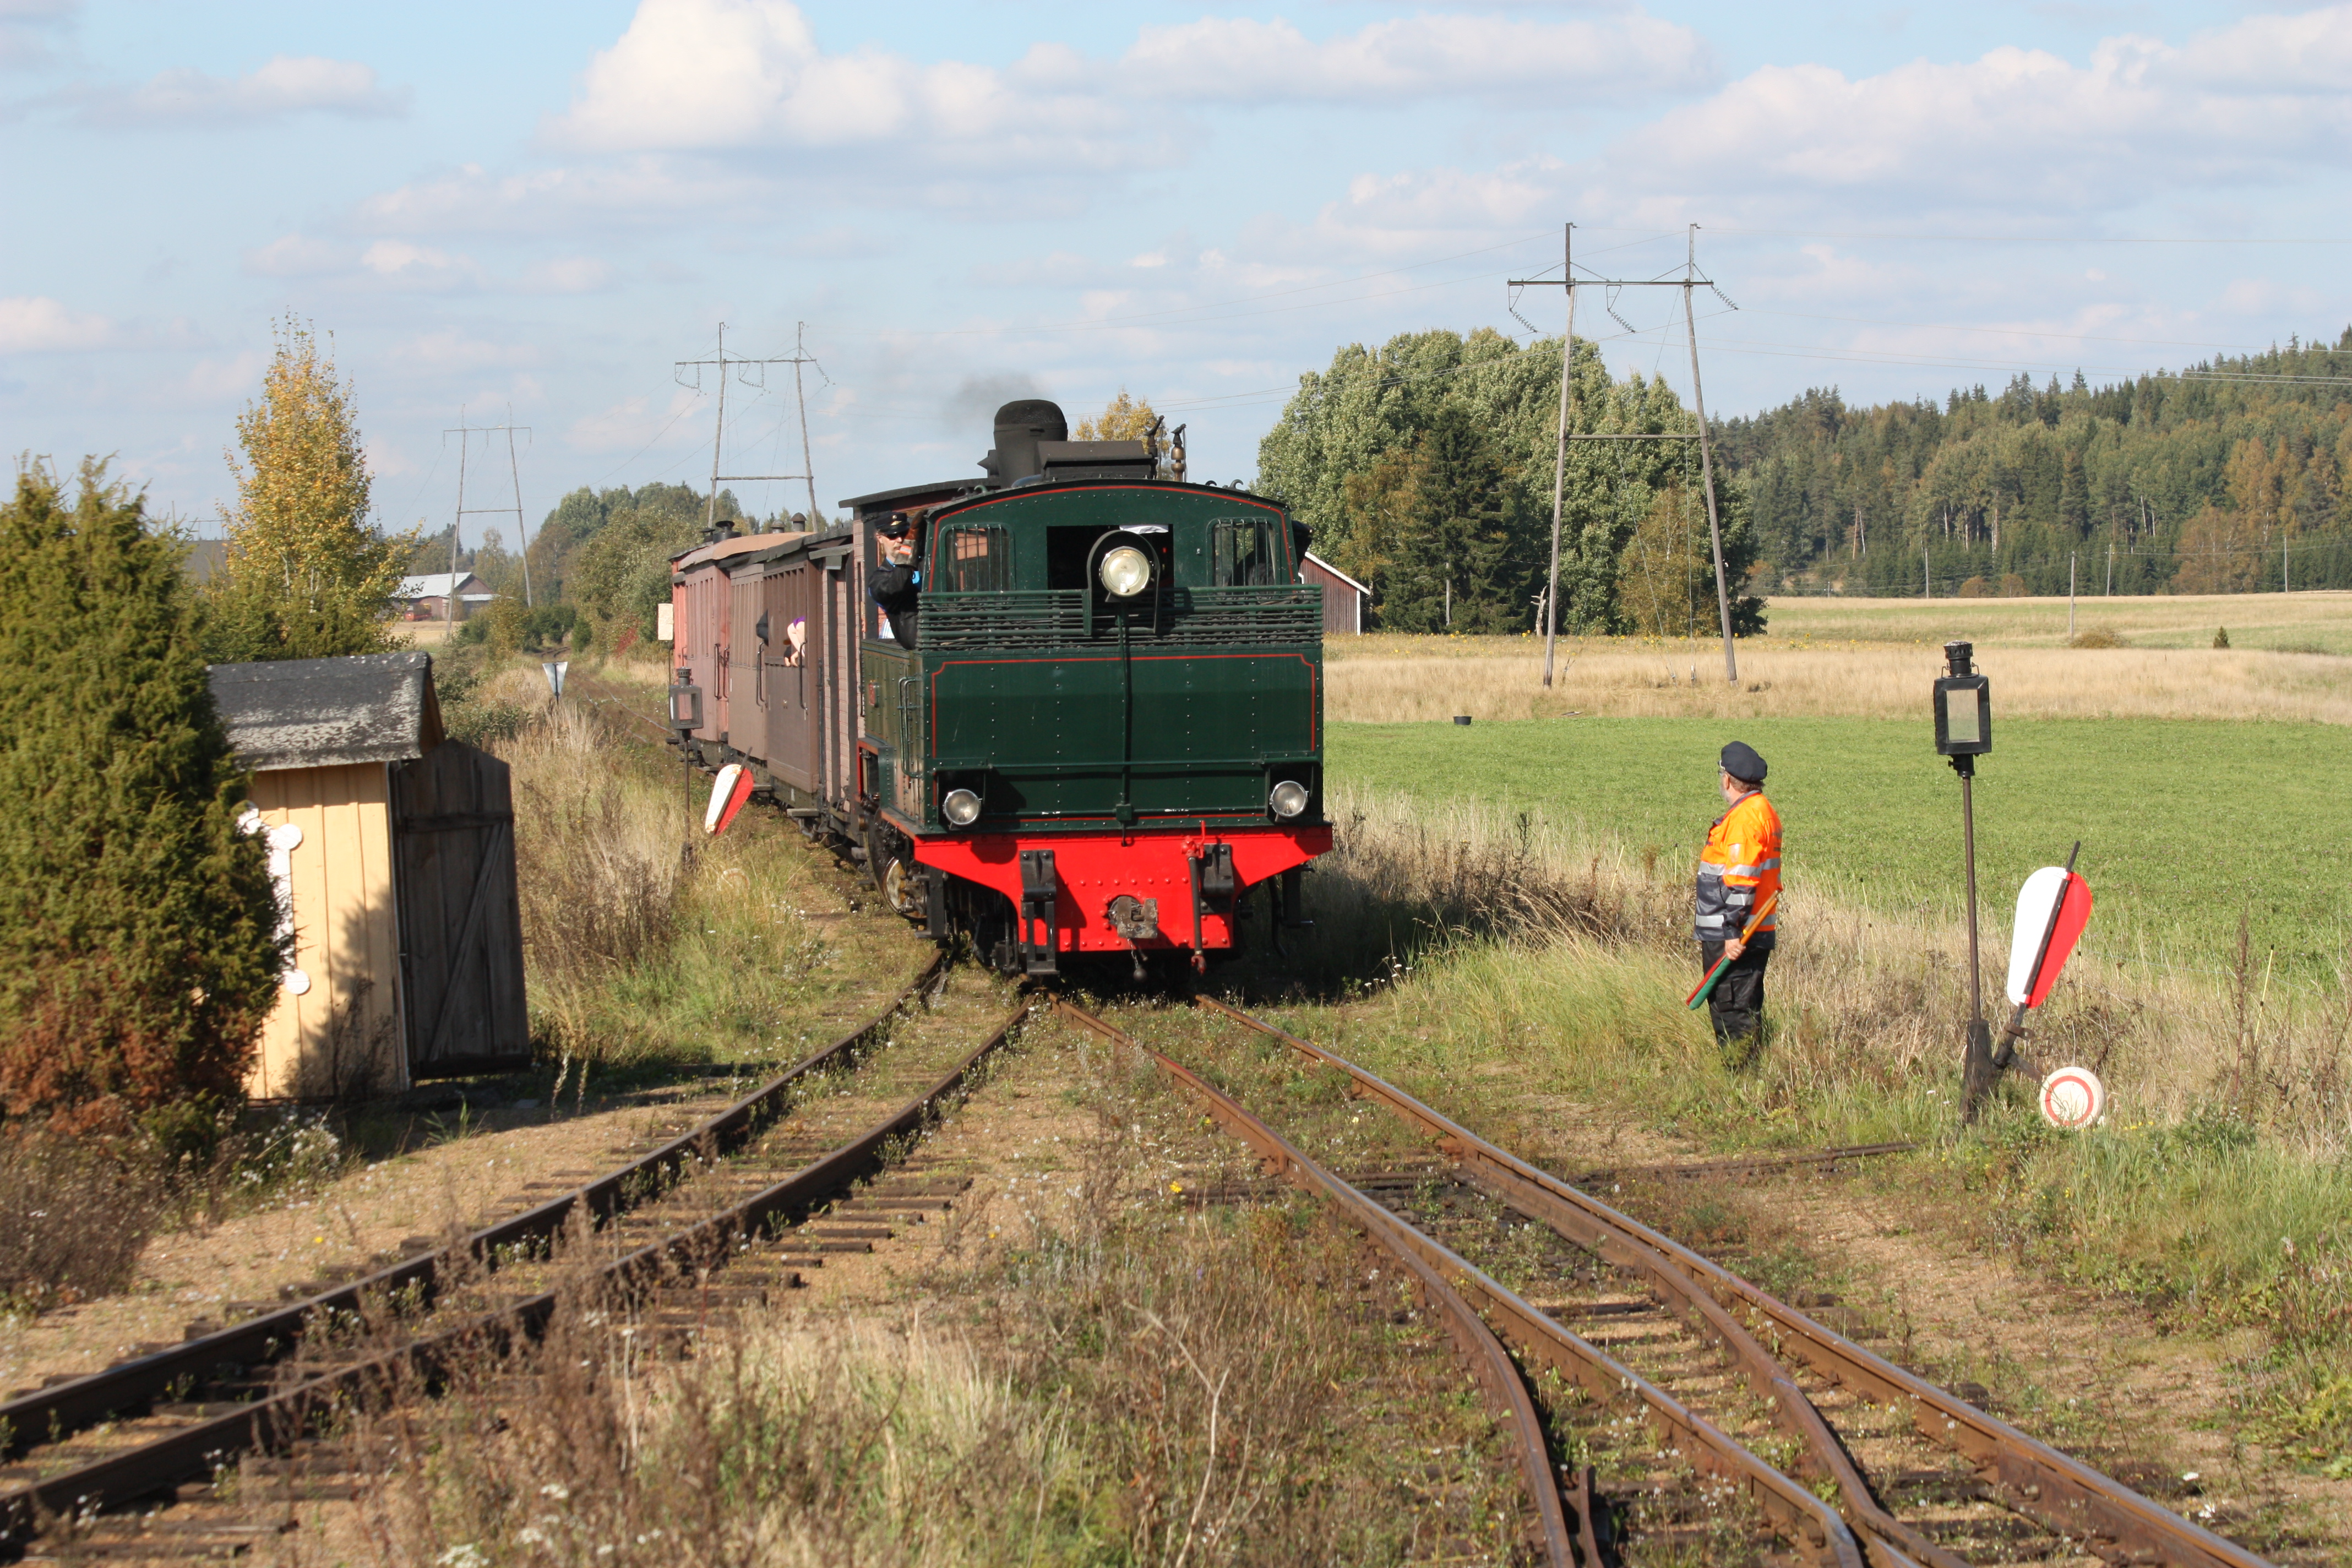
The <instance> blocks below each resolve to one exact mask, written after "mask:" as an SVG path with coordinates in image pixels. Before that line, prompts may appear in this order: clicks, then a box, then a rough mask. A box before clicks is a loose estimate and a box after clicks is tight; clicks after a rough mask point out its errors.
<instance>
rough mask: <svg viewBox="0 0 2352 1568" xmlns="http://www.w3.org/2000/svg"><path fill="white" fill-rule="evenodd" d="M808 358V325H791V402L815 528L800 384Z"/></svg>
mask: <svg viewBox="0 0 2352 1568" xmlns="http://www.w3.org/2000/svg"><path fill="white" fill-rule="evenodd" d="M811 363H815V362H814V361H813V360H811V359H810V358H809V357H808V323H807V322H806V321H794V322H793V404H794V405H796V406H797V407H798V408H799V409H800V414H801V477H802V478H803V479H806V480H807V481H808V498H809V505H808V521H809V526H810V527H811V528H814V527H815V526H816V518H817V511H816V465H815V464H814V463H813V462H811V461H809V438H808V393H807V392H806V390H805V389H804V388H803V386H802V384H801V366H803V365H804V364H811Z"/></svg>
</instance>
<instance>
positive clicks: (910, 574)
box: [866, 511, 923, 647]
mask: <svg viewBox="0 0 2352 1568" xmlns="http://www.w3.org/2000/svg"><path fill="white" fill-rule="evenodd" d="M876 532H877V533H878V534H880V535H881V549H880V554H881V557H882V563H881V567H880V569H879V570H877V572H876V573H875V574H874V575H873V576H872V578H870V579H869V580H868V582H867V584H866V591H867V592H868V593H870V594H871V595H873V596H874V602H875V603H876V604H877V605H881V606H882V613H883V614H884V615H885V616H888V617H889V620H890V635H891V637H894V638H896V639H897V640H898V646H899V647H914V646H915V612H916V603H915V601H916V598H917V596H918V595H920V594H921V592H922V585H923V574H922V573H921V572H920V571H919V570H918V569H917V568H916V565H915V523H914V520H913V519H912V518H910V517H908V515H907V514H906V513H905V512H903V511H894V512H892V513H891V514H890V521H887V522H886V523H884V524H883V525H882V526H881V527H880V528H878V529H877V530H876Z"/></svg>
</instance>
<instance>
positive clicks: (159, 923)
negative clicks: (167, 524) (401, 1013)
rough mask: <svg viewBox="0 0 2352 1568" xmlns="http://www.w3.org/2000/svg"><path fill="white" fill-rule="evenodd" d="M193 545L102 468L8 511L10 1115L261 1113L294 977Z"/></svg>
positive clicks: (0, 881) (2, 528) (2, 701)
mask: <svg viewBox="0 0 2352 1568" xmlns="http://www.w3.org/2000/svg"><path fill="white" fill-rule="evenodd" d="M182 550H183V547H182V546H181V544H180V543H179V542H178V541H177V540H175V539H174V538H173V537H172V536H171V535H170V534H168V533H165V532H161V531H157V530H155V529H153V528H151V527H150V526H149V524H148V521H147V519H146V517H145V515H144V508H143V504H142V501H141V500H139V499H138V498H137V497H135V496H133V495H131V494H130V493H128V492H127V491H126V490H125V489H123V487H121V485H119V484H114V483H110V481H109V480H108V479H107V477H106V474H105V471H104V466H103V465H102V464H99V463H85V464H84V465H83V468H82V471H81V474H80V478H79V484H78V485H77V486H76V487H74V493H72V494H71V495H68V493H67V489H66V488H65V487H63V486H61V485H60V484H59V483H58V479H57V478H56V476H55V475H54V474H52V473H50V472H47V471H46V470H45V469H42V468H33V469H30V470H27V471H24V472H20V473H19V474H18V475H17V477H16V494H15V496H14V498H13V499H12V500H9V501H7V502H6V503H5V505H0V605H5V613H0V801H5V803H6V809H5V811H0V1116H5V1118H7V1119H8V1120H9V1121H13V1122H16V1123H18V1124H19V1125H21V1124H23V1123H24V1122H26V1121H37V1120H46V1121H48V1122H50V1124H51V1125H52V1126H54V1127H57V1128H59V1129H61V1130H64V1131H110V1130H120V1129H123V1128H126V1127H128V1126H130V1125H131V1124H132V1123H133V1122H134V1121H136V1120H137V1119H138V1118H139V1117H140V1116H141V1114H142V1113H143V1112H147V1111H150V1110H154V1109H156V1108H159V1107H162V1106H165V1105H169V1104H173V1103H175V1102H183V1101H187V1100H198V1099H206V1098H209V1099H214V1100H223V1101H226V1100H234V1099H236V1098H238V1097H241V1095H242V1093H243V1089H244V1081H245V1075H246V1071H247V1066H248V1064H249V1062H250V1061H251V1058H252V1054H253V1051H254V1049H255V1041H256V1037H257V1035H258V1033H259V1030H260V1027H261V1025H262V1022H263V1020H264V1019H265V1018H267V1017H268V1014H269V1010H270V1008H271V1006H272V1005H273V1004H274V1003H275V1001H276V999H277V994H278V989H277V987H278V973H279V971H280V969H281V968H282V966H283V963H284V957H283V953H282V951H281V947H280V943H279V942H278V938H277V936H276V935H275V928H276V924H277V910H276V895H275V892H274V890H273V889H272V887H271V884H270V880H269V873H268V861H267V852H266V850H265V848H264V847H263V846H262V844H261V842H260V840H259V839H258V838H257V837H247V836H245V835H241V834H240V833H239V832H238V831H237V826H236V819H237V816H238V814H239V812H240V810H241V808H242V806H243V805H244V802H245V799H246V790H247V775H246V774H245V773H243V772H242V771H241V770H240V769H239V768H238V767H237V765H236V759H235V758H234V757H233V756H232V755H231V753H230V751H229V746H228V740H227V737H226V734H225V733H224V732H223V730H222V728H221V723H220V720H219V717H218V715H217V714H216V713H215V710H214V707H213V700H212V692H211V689H210V688H209V686H208V685H207V684H206V680H205V661H204V658H203V656H202V654H201V652H200V651H199V643H198V629H199V628H198V626H197V617H196V607H195V605H194V599H193V596H192V595H190V593H189V591H188V589H187V588H186V586H185V585H184V582H183V580H182V576H181V568H180V557H181V554H182Z"/></svg>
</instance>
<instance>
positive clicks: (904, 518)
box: [875, 511, 915, 539]
mask: <svg viewBox="0 0 2352 1568" xmlns="http://www.w3.org/2000/svg"><path fill="white" fill-rule="evenodd" d="M914 526H915V521H914V519H912V518H910V517H908V515H907V514H906V513H905V512H903V511H894V512H892V513H891V514H890V521H887V522H886V523H884V524H883V525H882V526H881V527H880V528H877V529H876V530H875V531H876V532H877V533H881V534H886V535H887V536H888V537H890V538H892V539H903V538H905V537H906V533H907V531H908V529H910V528H912V527H914Z"/></svg>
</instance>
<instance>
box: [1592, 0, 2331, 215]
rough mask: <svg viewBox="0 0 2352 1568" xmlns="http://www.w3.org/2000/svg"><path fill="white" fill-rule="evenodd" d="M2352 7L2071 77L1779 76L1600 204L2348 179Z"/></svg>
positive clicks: (1931, 71) (2097, 64)
mask: <svg viewBox="0 0 2352 1568" xmlns="http://www.w3.org/2000/svg"><path fill="white" fill-rule="evenodd" d="M2347 79H2352V6H2347V5H2337V6H2331V7H2327V8H2326V9H2323V10H2318V11H2313V12H2308V13H2305V14H2303V15H2300V16H2252V17H2248V18H2246V19H2244V20H2242V21H2241V22H2238V23H2235V24H2233V25H2231V26H2227V27H2223V28H2220V29H2216V30H2214V31H2212V32H2209V33H2206V34H2202V35H2200V36H2198V37H2193V38H2191V39H2190V40H2189V41H2188V42H2187V43H2185V44H2182V45H2179V46H2174V45H2169V44H2166V43H2164V42H2162V41H2160V40H2158V39H2154V38H2149V37H2139V36H2125V37H2113V38H2108V39H2106V40H2104V41H2103V42H2102V43H2100V44H2099V46H2098V47H2096V48H2095V50H2093V51H2092V54H2091V57H2090V59H2089V61H2088V63H2086V64H2084V65H2076V64H2074V63H2073V62H2071V61H2069V60H2066V59H2063V58H2060V57H2059V56H2056V55H2053V54H2051V53H2048V52H2047V51H2044V50H2041V49H2024V48H2016V47H2003V48H1999V49H1995V50H1992V51H1991V52H1990V53H1989V54H1986V55H1985V56H1983V57H1982V58H1979V59H1975V60H1971V61H1967V62H1964V63H1958V64H1938V63H1936V62H1932V61H1928V60H1915V61H1912V62H1911V63H1909V64H1906V65H1903V66H1898V67H1896V68H1894V69H1892V70H1888V71H1885V72H1882V73H1880V74H1878V75H1875V76H1868V77H1863V78H1859V79H1848V78H1846V77H1845V76H1843V74H1841V73H1840V72H1838V71H1836V70H1834V69H1832V68H1829V67H1827V66H1821V65H1796V66H1769V67H1766V68H1762V69H1760V70H1758V71H1755V72H1753V73H1752V74H1750V75H1748V76H1747V77H1745V78H1743V79H1740V80H1738V81H1737V82H1734V83H1732V84H1731V85H1730V86H1728V87H1727V88H1725V89H1722V90H1721V91H1720V92H1718V93H1717V94H1716V95H1714V96H1713V97H1712V98H1710V99H1708V100H1706V102H1704V103H1701V104H1699V105H1696V106H1695V107H1694V108H1691V109H1688V110H1678V111H1677V112H1676V113H1675V114H1674V115H1673V116H1671V117H1670V118H1667V119H1664V120H1661V121H1658V122H1656V123H1654V124H1652V125H1648V126H1644V127H1643V128H1642V129H1641V130H1640V131H1639V132H1635V133H1633V135H1630V136H1628V137H1626V138H1625V139H1624V140H1623V141H1622V142H1621V143H1620V144H1619V145H1618V147H1617V148H1616V149H1615V150H1614V151H1613V152H1612V154H1611V157H1610V159H1609V161H1608V165H1607V168H1606V172H1605V173H1604V174H1602V175H1601V184H1602V185H1603V186H1604V187H1605V188H1610V189H1614V190H1616V191H1618V192H1621V193H1623V194H1624V195H1625V196H1626V197H1627V198H1628V199H1630V195H1631V193H1632V192H1633V190H1635V189H1636V188H1640V189H1643V190H1646V191H1648V192H1651V193H1667V192H1677V191H1679V192H1704V193H1711V194H1715V195H1718V196H1719V195H1723V194H1726V193H1737V194H1739V195H1752V196H1754V197H1755V198H1756V199H1757V200H1759V201H1774V202H1784V201H1785V200H1786V199H1787V198H1788V197H1790V195H1799V194H1809V195H1822V196H1827V197H1837V196H1841V195H1847V196H1868V197H1870V198H1872V199H1873V200H1874V201H1875V200H1880V199H1892V200H1895V201H1899V202H1901V203H1902V204H1903V205H1905V206H1906V207H1907V208H1910V209H1913V210H1916V209H1919V208H1922V207H1942V208H1950V207H1980V208H1981V207H1991V208H1998V209H2004V210H2008V211H2011V212H2028V211H2036V210H2039V211H2056V212H2063V213H2067V214H2077V213H2081V212H2084V211H2086V210H2092V211H2097V210H2114V209H2116V208H2118V207H2121V206H2125V205H2130V204H2132V203H2135V202H2137V201H2140V200H2144V199H2147V198H2148V197H2151V196H2157V195H2163V194H2165V193H2167V192H2169V191H2177V190H2179V189H2180V188H2181V187H2184V186H2189V185H2205V186H2213V185H2226V184H2240V183H2243V182H2248V181H2268V180H2273V179H2277V178H2280V177H2282V176H2283V175H2284V174H2286V173H2287V172H2288V171H2289V170H2291V169H2292V168H2293V167H2294V166H2295V165H2297V164H2309V163H2323V164H2341V163H2345V162H2346V161H2347V159H2352V97H2347V95H2346V94H2345V93H2344V92H2343V91H2342V89H2341V88H2342V83H2343V82H2344V81H2345V80H2347Z"/></svg>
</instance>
